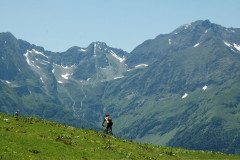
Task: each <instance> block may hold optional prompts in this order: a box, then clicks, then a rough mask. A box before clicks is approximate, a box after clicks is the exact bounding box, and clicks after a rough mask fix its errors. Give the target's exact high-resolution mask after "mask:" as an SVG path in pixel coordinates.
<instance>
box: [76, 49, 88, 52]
mask: <svg viewBox="0 0 240 160" xmlns="http://www.w3.org/2000/svg"><path fill="white" fill-rule="evenodd" d="M78 51H80V52H86V51H87V49H83V48H81V49H79V50H78Z"/></svg>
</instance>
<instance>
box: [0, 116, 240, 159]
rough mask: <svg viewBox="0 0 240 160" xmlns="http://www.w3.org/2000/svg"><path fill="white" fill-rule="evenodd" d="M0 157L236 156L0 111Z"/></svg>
mask: <svg viewBox="0 0 240 160" xmlns="http://www.w3.org/2000/svg"><path fill="white" fill-rule="evenodd" d="M0 135H1V139H0V146H1V147H0V159H7V160H8V159H84V160H86V159H240V156H238V155H226V154H222V153H215V152H206V151H192V150H185V149H180V148H168V147H157V146H154V145H147V144H138V143H135V142H131V141H126V140H122V139H118V138H116V137H113V136H108V135H105V134H103V133H99V132H96V131H92V130H81V129H77V128H73V127H70V126H66V125H61V124H57V123H55V122H49V121H46V120H40V119H36V118H31V117H28V118H24V117H21V118H19V120H16V119H15V118H14V117H13V116H9V115H5V114H0Z"/></svg>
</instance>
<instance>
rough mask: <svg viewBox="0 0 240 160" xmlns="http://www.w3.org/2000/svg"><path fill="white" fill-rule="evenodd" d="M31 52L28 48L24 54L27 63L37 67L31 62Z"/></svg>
mask: <svg viewBox="0 0 240 160" xmlns="http://www.w3.org/2000/svg"><path fill="white" fill-rule="evenodd" d="M29 53H30V51H28V50H27V53H25V54H24V56H25V57H26V61H27V63H28V64H29V65H30V66H33V67H35V66H34V65H33V64H32V63H31V62H30V60H29V58H28V56H29Z"/></svg>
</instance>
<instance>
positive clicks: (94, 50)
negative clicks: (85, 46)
mask: <svg viewBox="0 0 240 160" xmlns="http://www.w3.org/2000/svg"><path fill="white" fill-rule="evenodd" d="M96 46H97V44H96V43H95V44H94V49H93V56H94V57H96V56H97V55H96Z"/></svg>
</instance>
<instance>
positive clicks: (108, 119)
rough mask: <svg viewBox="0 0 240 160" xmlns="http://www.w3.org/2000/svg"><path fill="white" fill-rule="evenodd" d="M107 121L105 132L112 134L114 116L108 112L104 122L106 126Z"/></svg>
mask: <svg viewBox="0 0 240 160" xmlns="http://www.w3.org/2000/svg"><path fill="white" fill-rule="evenodd" d="M105 122H106V124H107V126H106V129H105V132H106V133H107V134H112V125H113V122H112V118H111V117H110V115H109V114H108V113H107V114H106V115H105V117H104V119H103V123H102V126H103V127H104V123H105Z"/></svg>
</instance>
